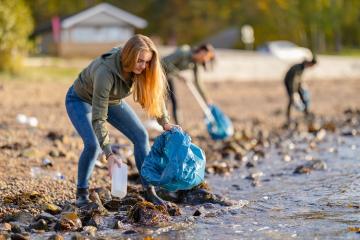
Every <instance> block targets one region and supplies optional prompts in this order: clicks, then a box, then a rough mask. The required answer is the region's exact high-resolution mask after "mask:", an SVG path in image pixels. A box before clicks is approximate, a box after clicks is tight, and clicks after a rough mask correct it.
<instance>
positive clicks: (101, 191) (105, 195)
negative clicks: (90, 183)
mask: <svg viewBox="0 0 360 240" xmlns="http://www.w3.org/2000/svg"><path fill="white" fill-rule="evenodd" d="M94 191H95V192H96V193H97V194H98V195H99V198H100V200H101V202H102V203H103V204H104V203H106V202H109V201H111V200H112V197H111V192H110V191H109V190H108V189H106V188H96V189H94Z"/></svg>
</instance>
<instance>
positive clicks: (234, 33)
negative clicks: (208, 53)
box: [200, 27, 240, 48]
mask: <svg viewBox="0 0 360 240" xmlns="http://www.w3.org/2000/svg"><path fill="white" fill-rule="evenodd" d="M239 41H240V30H239V29H238V28H236V27H229V28H227V29H225V30H223V31H220V32H218V33H216V34H214V35H212V36H209V37H207V38H205V39H204V40H202V41H201V42H200V43H210V44H212V45H213V46H214V47H215V48H234V47H235V46H236V44H237V43H238V42H239Z"/></svg>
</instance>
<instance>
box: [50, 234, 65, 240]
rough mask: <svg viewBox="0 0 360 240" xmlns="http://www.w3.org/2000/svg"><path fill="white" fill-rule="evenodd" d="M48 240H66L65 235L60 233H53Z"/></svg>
mask: <svg viewBox="0 0 360 240" xmlns="http://www.w3.org/2000/svg"><path fill="white" fill-rule="evenodd" d="M48 240H64V237H63V236H61V235H60V234H54V235H51V236H50V237H49V238H48Z"/></svg>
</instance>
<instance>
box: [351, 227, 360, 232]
mask: <svg viewBox="0 0 360 240" xmlns="http://www.w3.org/2000/svg"><path fill="white" fill-rule="evenodd" d="M348 231H349V232H356V233H360V227H348Z"/></svg>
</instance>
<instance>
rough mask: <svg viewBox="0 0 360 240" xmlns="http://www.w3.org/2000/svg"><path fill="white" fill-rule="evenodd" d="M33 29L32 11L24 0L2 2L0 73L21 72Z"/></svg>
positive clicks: (0, 17) (5, 0)
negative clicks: (3, 71) (28, 38)
mask: <svg viewBox="0 0 360 240" xmlns="http://www.w3.org/2000/svg"><path fill="white" fill-rule="evenodd" d="M32 28H33V23H32V17H31V14H30V10H29V8H28V7H27V5H26V4H25V2H24V1H23V0H0V71H1V70H5V71H10V72H16V71H19V69H20V68H21V60H22V57H23V55H24V54H26V52H27V50H28V48H29V42H28V40H27V37H28V35H29V34H30V33H31V31H32Z"/></svg>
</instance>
